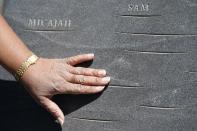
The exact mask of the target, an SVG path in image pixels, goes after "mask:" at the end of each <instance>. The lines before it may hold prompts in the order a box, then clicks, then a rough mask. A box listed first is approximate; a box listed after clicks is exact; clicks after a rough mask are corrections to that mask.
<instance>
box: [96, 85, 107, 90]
mask: <svg viewBox="0 0 197 131" xmlns="http://www.w3.org/2000/svg"><path fill="white" fill-rule="evenodd" d="M104 88H105V86H97V87H96V89H97V90H102V89H104Z"/></svg>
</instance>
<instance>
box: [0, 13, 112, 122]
mask: <svg viewBox="0 0 197 131" xmlns="http://www.w3.org/2000/svg"><path fill="white" fill-rule="evenodd" d="M32 54H33V52H32V51H30V50H29V49H28V48H27V47H26V46H25V44H24V43H23V42H22V40H21V39H20V38H19V37H18V36H17V35H16V34H15V33H14V31H13V30H12V29H11V28H10V27H9V25H8V24H7V22H6V21H5V19H4V18H3V16H2V15H0V64H1V65H2V66H3V67H4V68H5V69H6V70H7V71H9V72H10V73H11V74H12V75H14V74H15V72H16V71H17V70H18V68H19V67H20V66H21V65H22V64H23V63H24V62H25V61H26V60H27V58H28V57H29V56H31V55H32ZM93 58H94V54H82V55H77V56H73V57H68V58H62V59H48V58H42V57H40V58H39V59H38V61H37V62H36V64H33V65H31V66H30V67H29V68H28V69H27V70H26V71H25V72H24V74H23V76H22V78H21V80H20V81H19V82H20V83H22V84H23V85H24V88H25V89H26V90H27V91H28V93H29V94H30V95H31V96H32V97H33V99H34V100H35V101H36V102H37V103H38V104H39V105H41V106H42V107H43V108H45V109H46V110H47V111H49V112H50V113H51V114H52V115H53V116H54V117H55V118H56V119H57V120H58V121H59V123H60V124H61V125H62V124H63V122H64V114H63V112H62V110H61V109H60V108H59V106H58V105H57V104H56V103H55V102H53V101H52V97H53V96H54V95H57V94H93V93H98V92H101V91H103V89H104V87H105V86H106V85H107V84H109V82H110V77H107V76H106V71H105V70H104V69H91V68H83V67H75V65H76V64H78V63H82V62H85V61H89V60H92V59H93Z"/></svg>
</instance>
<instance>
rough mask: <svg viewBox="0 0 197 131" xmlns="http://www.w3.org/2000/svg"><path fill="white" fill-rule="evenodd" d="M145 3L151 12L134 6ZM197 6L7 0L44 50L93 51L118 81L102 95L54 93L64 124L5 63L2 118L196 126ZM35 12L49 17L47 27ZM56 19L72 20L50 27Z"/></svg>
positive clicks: (183, 1)
mask: <svg viewBox="0 0 197 131" xmlns="http://www.w3.org/2000/svg"><path fill="white" fill-rule="evenodd" d="M142 3H143V4H149V10H148V11H136V10H137V9H136V10H135V11H128V5H129V4H134V5H139V6H138V9H139V10H140V8H142ZM134 7H135V8H137V7H136V6H134ZM196 12H197V1H196V0H165V1H163V0H141V1H139V0H121V1H119V0H95V1H93V0H83V1H80V0H59V1H54V0H47V1H43V0H20V1H18V0H6V4H5V10H4V16H5V18H6V20H7V21H8V23H9V24H10V25H11V27H12V28H13V29H14V31H15V32H16V33H17V34H18V35H19V37H20V38H21V39H22V40H23V41H24V43H25V44H26V45H27V46H28V47H29V48H30V49H31V50H32V51H33V52H35V53H36V54H37V55H38V56H42V57H47V58H63V57H68V56H73V55H77V54H82V53H89V52H93V53H95V59H94V61H93V63H92V65H91V66H90V67H92V68H105V69H106V70H107V72H108V74H109V75H110V76H111V78H112V81H111V83H110V85H109V87H108V88H106V90H105V91H104V92H103V93H101V94H97V95H79V96H72V95H61V96H60V95H59V96H56V97H55V98H54V101H56V102H57V103H58V105H59V106H60V107H61V108H62V110H63V111H64V113H65V115H66V121H65V123H64V125H63V127H62V129H61V128H60V127H59V126H58V125H57V124H55V123H54V122H53V118H52V116H50V115H49V114H48V113H47V112H46V111H45V110H44V109H42V108H41V107H39V106H38V105H37V104H36V103H35V102H34V101H33V100H32V98H31V97H30V96H29V95H28V94H27V93H26V91H25V90H24V89H23V88H20V87H22V86H21V85H20V84H18V83H17V82H14V78H13V77H12V76H11V75H10V74H9V73H7V72H6V71H5V70H4V69H3V68H0V72H1V73H0V79H1V81H0V87H1V90H2V91H1V92H3V94H2V95H1V97H2V99H1V103H3V105H2V107H3V108H1V109H0V112H1V113H2V114H1V116H2V117H1V120H2V123H3V124H2V125H4V126H5V127H4V128H6V129H7V128H8V129H10V130H11V129H12V130H13V129H15V130H20V131H23V130H24V131H26V130H28V131H29V130H32V131H33V130H44V129H45V130H46V129H47V130H63V131H79V130H80V131H81V130H82V131H92V130H94V131H111V130H112V131H130V130H132V131H139V130H140V131H141V130H142V131H154V130H155V131H169V130H173V131H180V130H183V131H185V130H187V131H193V130H197V125H196V121H197V95H196V94H197V88H196V87H197V13H196ZM30 19H31V20H33V19H36V21H38V19H45V23H44V26H38V25H37V26H32V25H31V24H29V23H30ZM46 19H47V20H46ZM50 19H51V20H53V22H54V21H55V19H57V20H67V22H68V21H69V20H71V24H70V26H69V27H68V26H66V27H65V26H64V27H62V26H61V27H60V26H56V27H54V26H53V27H52V26H47V25H48V24H46V23H48V21H49V20H50ZM64 24H65V23H64ZM67 24H68V23H67ZM86 64H88V63H85V64H84V65H86ZM10 112H11V113H10ZM9 113H10V114H9ZM10 125H13V126H10Z"/></svg>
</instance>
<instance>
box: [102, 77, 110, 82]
mask: <svg viewBox="0 0 197 131" xmlns="http://www.w3.org/2000/svg"><path fill="white" fill-rule="evenodd" d="M102 81H103V82H109V81H110V77H104V78H102Z"/></svg>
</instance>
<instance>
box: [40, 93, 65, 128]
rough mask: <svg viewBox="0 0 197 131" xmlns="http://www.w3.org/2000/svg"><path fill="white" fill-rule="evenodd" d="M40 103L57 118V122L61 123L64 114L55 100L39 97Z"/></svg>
mask: <svg viewBox="0 0 197 131" xmlns="http://www.w3.org/2000/svg"><path fill="white" fill-rule="evenodd" d="M41 103H42V105H41V106H43V107H44V108H46V109H47V111H48V112H50V113H51V114H52V115H53V116H54V117H55V118H56V119H57V120H58V122H59V124H61V125H63V123H64V114H63V112H62V110H61V109H60V108H59V106H58V105H57V104H56V103H55V102H53V101H52V100H50V99H48V98H46V97H42V98H41Z"/></svg>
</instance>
